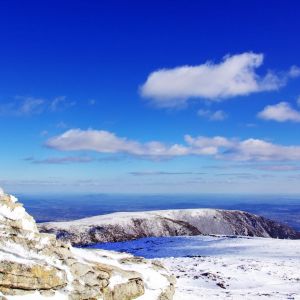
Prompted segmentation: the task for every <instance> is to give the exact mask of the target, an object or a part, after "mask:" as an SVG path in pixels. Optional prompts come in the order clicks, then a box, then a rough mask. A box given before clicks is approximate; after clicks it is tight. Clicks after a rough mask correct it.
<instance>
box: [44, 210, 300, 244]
mask: <svg viewBox="0 0 300 300" xmlns="http://www.w3.org/2000/svg"><path fill="white" fill-rule="evenodd" d="M39 228H40V229H41V231H43V232H48V233H55V234H56V236H57V238H58V239H61V240H64V241H70V242H71V243H72V244H74V245H87V244H93V243H97V242H116V241H125V240H132V239H137V238H143V237H159V236H179V235H201V234H203V235H208V234H216V235H241V236H257V237H272V238H282V239H284V238H289V239H297V238H300V234H299V233H297V232H296V231H295V230H293V229H292V228H290V227H288V226H286V225H283V224H280V223H278V222H275V221H272V220H268V219H266V218H263V217H260V216H257V215H253V214H250V213H247V212H243V211H236V210H233V211H230V210H217V209H186V210H165V211H163V210H162V211H149V212H133V213H113V214H109V215H103V216H96V217H91V218H85V219H81V220H75V221H69V222H50V223H42V224H39Z"/></svg>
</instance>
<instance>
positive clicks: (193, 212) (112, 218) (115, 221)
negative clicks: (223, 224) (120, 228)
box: [44, 209, 218, 229]
mask: <svg viewBox="0 0 300 300" xmlns="http://www.w3.org/2000/svg"><path fill="white" fill-rule="evenodd" d="M217 213H218V211H217V210H215V209H182V210H155V211H142V212H116V213H111V214H106V215H99V216H94V217H89V218H84V219H79V220H74V221H67V222H50V224H57V225H59V227H60V228H61V229H68V228H70V227H72V226H78V225H79V224H80V225H83V226H84V225H85V226H92V225H95V224H98V223H101V224H106V225H120V224H127V223H129V222H131V220H132V219H136V218H140V219H153V217H166V218H170V217H173V218H175V219H182V218H183V219H186V216H187V215H189V216H191V217H196V216H197V217H199V216H203V217H205V216H210V217H211V216H215V215H217ZM44 224H47V223H44Z"/></svg>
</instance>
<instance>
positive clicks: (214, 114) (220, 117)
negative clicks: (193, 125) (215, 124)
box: [198, 109, 228, 121]
mask: <svg viewBox="0 0 300 300" xmlns="http://www.w3.org/2000/svg"><path fill="white" fill-rule="evenodd" d="M198 116H200V117H205V118H208V119H209V120H210V121H224V120H225V119H227V117H228V116H227V114H226V113H225V112H224V111H223V110H217V111H211V110H207V109H199V110H198Z"/></svg>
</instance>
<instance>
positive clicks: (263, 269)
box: [98, 236, 300, 300]
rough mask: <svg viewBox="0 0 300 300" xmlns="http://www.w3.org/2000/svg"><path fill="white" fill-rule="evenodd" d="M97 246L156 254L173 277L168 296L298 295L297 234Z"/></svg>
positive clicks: (250, 299)
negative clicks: (283, 237) (172, 288)
mask: <svg viewBox="0 0 300 300" xmlns="http://www.w3.org/2000/svg"><path fill="white" fill-rule="evenodd" d="M98 247H105V248H106V249H114V250H119V251H120V250H122V249H126V250H127V251H129V252H131V253H134V254H135V255H140V256H143V257H146V258H151V259H153V258H155V259H156V260H157V259H158V260H159V261H160V262H162V263H163V264H164V265H165V266H167V267H168V268H169V270H170V271H171V272H172V273H173V275H174V276H175V277H176V281H177V283H176V291H175V295H174V300H198V299H211V300H215V299H216V300H223V299H229V300H244V299H246V300H255V299H257V300H263V299H277V300H279V299H280V300H282V299H290V300H296V299H298V300H299V299H300V240H280V239H270V238H245V237H234V238H233V237H226V236H197V237H167V238H144V239H140V240H135V241H130V242H119V243H109V244H102V245H98Z"/></svg>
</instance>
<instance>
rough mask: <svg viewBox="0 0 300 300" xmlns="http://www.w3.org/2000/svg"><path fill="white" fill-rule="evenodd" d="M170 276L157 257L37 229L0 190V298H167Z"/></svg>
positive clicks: (170, 289)
mask: <svg viewBox="0 0 300 300" xmlns="http://www.w3.org/2000/svg"><path fill="white" fill-rule="evenodd" d="M173 293H174V279H173V277H172V276H170V274H169V273H168V271H167V270H166V269H165V268H164V267H163V266H162V264H161V263H160V262H157V261H146V260H144V259H141V258H136V257H134V256H132V255H130V254H122V253H116V252H111V251H105V250H92V249H75V248H73V247H72V246H70V244H67V243H64V242H61V241H59V240H57V239H56V237H55V236H54V235H50V234H44V233H40V232H39V231H38V228H37V226H36V223H35V221H34V219H33V218H32V217H31V216H30V215H29V214H27V213H26V211H25V209H24V208H23V206H22V204H20V203H19V202H18V201H17V199H16V198H15V197H14V196H11V195H7V194H5V193H4V192H3V191H2V190H0V298H1V299H9V300H10V299H28V300H29V299H38V300H39V299H55V300H58V299H59V300H63V299H70V300H84V299H103V300H129V299H139V300H162V299H163V300H169V299H172V296H173Z"/></svg>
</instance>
